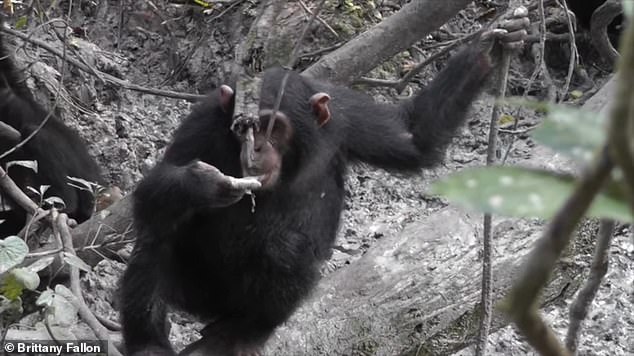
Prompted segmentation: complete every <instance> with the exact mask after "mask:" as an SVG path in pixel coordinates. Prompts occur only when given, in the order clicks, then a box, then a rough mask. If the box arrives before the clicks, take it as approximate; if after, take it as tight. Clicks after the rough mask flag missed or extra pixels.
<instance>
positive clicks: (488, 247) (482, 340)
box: [476, 51, 511, 356]
mask: <svg viewBox="0 0 634 356" xmlns="http://www.w3.org/2000/svg"><path fill="white" fill-rule="evenodd" d="M510 64H511V54H510V53H509V52H508V51H504V53H503V55H502V60H501V63H500V65H499V67H498V75H497V80H498V82H497V86H496V93H495V94H496V95H495V96H496V98H497V99H503V98H504V96H505V95H506V85H507V82H508V74H509V68H510ZM501 113H502V108H501V105H500V100H497V101H496V103H495V104H494V106H493V111H492V112H491V122H490V124H489V145H488V147H487V161H486V162H487V166H491V165H493V164H494V163H495V161H496V160H497V159H496V156H497V141H498V122H499V120H500V115H501ZM491 219H492V217H491V214H484V228H483V237H482V294H481V298H480V307H481V308H482V312H481V319H480V330H479V334H478V342H477V344H476V355H478V356H482V355H485V354H486V347H487V342H488V337H489V330H490V329H491V317H492V311H491V306H492V304H493V302H492V294H493V275H492V272H491V266H492V264H493V260H492V259H493V257H492V256H493V248H492V236H491V235H492V232H491V230H492V221H491Z"/></svg>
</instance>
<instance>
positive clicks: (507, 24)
mask: <svg viewBox="0 0 634 356" xmlns="http://www.w3.org/2000/svg"><path fill="white" fill-rule="evenodd" d="M530 24H531V21H530V19H529V18H528V9H526V8H525V7H523V6H520V7H518V8H517V9H515V10H513V14H512V15H511V16H510V18H508V19H505V20H503V21H502V22H501V23H500V24H498V26H497V28H494V29H492V30H487V31H485V32H484V33H482V36H481V37H480V44H481V46H482V47H483V50H484V51H485V52H491V50H492V49H493V47H494V45H495V44H500V45H501V46H502V48H504V49H509V50H518V49H521V48H522V47H524V40H525V39H526V36H527V35H528V28H529V27H530Z"/></svg>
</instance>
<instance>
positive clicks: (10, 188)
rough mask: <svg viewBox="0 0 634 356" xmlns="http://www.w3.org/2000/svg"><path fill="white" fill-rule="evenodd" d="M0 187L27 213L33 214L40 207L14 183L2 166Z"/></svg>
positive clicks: (0, 168)
mask: <svg viewBox="0 0 634 356" xmlns="http://www.w3.org/2000/svg"><path fill="white" fill-rule="evenodd" d="M0 188H1V189H2V191H3V192H4V193H6V194H7V195H8V196H9V197H11V199H13V201H15V203H16V204H18V205H19V206H20V207H21V208H22V209H24V210H26V211H27V212H28V213H31V214H35V213H36V212H37V211H38V210H39V209H40V207H39V206H37V204H35V203H34V202H33V200H31V199H30V198H29V197H28V196H27V195H26V194H25V193H24V192H23V191H22V190H21V189H20V187H18V186H17V185H16V184H15V182H14V181H13V180H12V179H11V178H10V177H9V175H8V174H7V172H6V171H5V170H4V169H2V167H0Z"/></svg>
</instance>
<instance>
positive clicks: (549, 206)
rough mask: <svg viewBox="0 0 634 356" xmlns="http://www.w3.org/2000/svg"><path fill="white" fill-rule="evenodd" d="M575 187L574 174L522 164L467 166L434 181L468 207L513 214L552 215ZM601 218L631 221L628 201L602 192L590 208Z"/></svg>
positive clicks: (437, 191) (439, 190)
mask: <svg viewBox="0 0 634 356" xmlns="http://www.w3.org/2000/svg"><path fill="white" fill-rule="evenodd" d="M574 187H575V180H574V178H573V177H564V176H560V175H555V174H553V173H551V172H548V171H543V170H534V169H527V168H519V167H481V168H473V169H465V170H463V171H461V172H458V173H456V174H452V175H450V176H449V177H446V178H444V179H442V180H440V181H437V182H435V183H434V184H432V187H431V191H432V192H433V193H434V194H439V195H443V196H445V197H446V198H447V199H449V200H450V201H452V202H455V203H457V204H459V205H462V206H464V207H466V208H468V209H472V210H477V211H482V212H485V213H493V214H498V215H504V216H512V217H526V218H529V217H530V218H541V219H549V218H551V217H552V216H553V215H554V214H555V212H557V210H558V209H559V208H560V207H561V206H562V205H563V203H564V201H565V200H566V199H567V198H568V196H570V194H571V193H572V191H573V189H574ZM588 215H589V216H592V217H598V218H612V219H615V220H619V221H631V219H632V216H631V215H630V211H629V208H628V205H627V203H626V202H625V201H623V200H622V199H619V198H618V197H614V196H610V195H607V194H603V193H601V194H599V195H598V196H597V197H596V198H595V200H594V203H593V204H592V206H591V207H590V209H589V211H588Z"/></svg>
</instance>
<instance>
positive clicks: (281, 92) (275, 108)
mask: <svg viewBox="0 0 634 356" xmlns="http://www.w3.org/2000/svg"><path fill="white" fill-rule="evenodd" d="M325 3H326V0H321V1H320V2H319V4H318V5H317V7H316V8H315V10H314V11H313V14H312V16H311V17H310V19H309V20H308V22H307V23H306V25H304V28H303V29H302V33H301V34H300V35H299V38H298V39H297V42H295V47H293V52H291V55H290V58H289V59H288V64H287V65H286V67H287V69H289V70H290V69H292V68H293V66H294V65H295V64H296V63H297V61H298V60H299V50H300V48H301V46H302V42H303V41H304V37H306V33H308V29H309V28H310V25H311V24H312V23H313V22H314V21H315V19H316V18H317V16H319V12H320V11H321V8H322V7H323V6H324V4H325ZM289 74H290V73H289V72H287V73H285V74H284V77H283V78H282V83H281V84H280V89H279V91H278V93H277V97H276V98H275V105H274V106H273V112H272V113H271V119H270V120H269V123H268V126H267V128H266V139H267V140H268V139H269V138H270V137H271V133H272V132H273V126H274V124H275V119H276V117H277V112H278V111H279V110H280V105H281V104H282V97H283V96H284V90H285V89H286V82H287V81H288V76H289Z"/></svg>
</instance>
